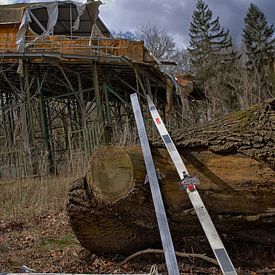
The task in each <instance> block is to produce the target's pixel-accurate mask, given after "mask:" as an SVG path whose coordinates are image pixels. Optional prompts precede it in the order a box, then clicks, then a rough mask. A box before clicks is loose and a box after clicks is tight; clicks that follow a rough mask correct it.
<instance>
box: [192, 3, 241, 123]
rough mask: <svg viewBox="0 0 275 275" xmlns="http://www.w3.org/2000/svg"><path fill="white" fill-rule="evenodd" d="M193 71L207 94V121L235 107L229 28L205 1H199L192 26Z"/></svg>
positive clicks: (232, 55) (205, 109) (232, 53)
mask: <svg viewBox="0 0 275 275" xmlns="http://www.w3.org/2000/svg"><path fill="white" fill-rule="evenodd" d="M189 31H190V32H189V35H190V45H189V48H188V51H189V53H190V58H191V70H193V71H194V73H195V75H196V78H197V80H198V81H199V84H200V86H201V88H202V89H203V90H204V93H205V97H206V106H205V108H204V109H203V113H204V116H205V119H206V120H209V119H212V118H214V117H217V116H219V115H222V114H226V113H228V112H230V111H232V110H236V108H237V107H236V106H237V105H238V104H237V103H236V102H237V101H238V100H237V95H236V92H235V91H233V92H232V89H231V86H230V85H229V83H230V82H231V79H230V75H231V73H232V72H233V70H234V65H235V61H236V58H237V56H236V52H235V51H234V48H233V46H232V40H231V37H230V34H229V31H228V30H227V31H225V30H224V29H223V28H222V27H221V26H220V22H219V17H216V18H214V19H213V17H212V11H211V10H210V9H209V8H208V5H207V4H206V3H205V2H204V1H203V0H198V1H197V4H196V9H195V11H194V12H193V15H192V22H191V23H190V29H189Z"/></svg>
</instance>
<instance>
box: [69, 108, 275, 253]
mask: <svg viewBox="0 0 275 275" xmlns="http://www.w3.org/2000/svg"><path fill="white" fill-rule="evenodd" d="M270 114H274V113H272V112H270V113H269V119H270V117H271V122H272V123H273V122H274V120H273V118H274V116H273V117H272V116H270ZM230 119H231V118H230ZM265 119H266V117H265ZM231 121H232V119H231ZM236 124H237V122H236V120H235V126H236ZM224 125H225V128H227V127H228V124H226V121H225V120H224ZM271 125H272V124H271ZM221 126H222V125H220V127H221ZM210 127H213V125H212V126H210ZM204 129H206V128H204ZM239 129H241V130H240V135H242V136H245V128H239ZM273 129H274V128H272V126H271V128H269V131H273ZM195 131H196V139H197V140H198V138H199V137H198V135H199V134H200V132H199V131H198V130H195ZM205 131H206V130H204V131H203V132H202V133H203V134H202V136H201V138H200V143H197V144H198V146H196V145H195V143H194V142H191V143H190V144H192V146H190V148H189V146H188V144H186V143H185V144H184V145H183V143H180V142H178V143H179V144H180V146H182V147H184V148H181V154H182V157H183V159H184V162H185V163H186V165H187V168H188V170H189V172H190V174H192V175H197V176H198V177H199V178H200V180H201V184H200V186H199V187H198V189H199V192H200V194H201V196H202V199H203V201H204V202H205V205H206V207H207V209H208V210H209V213H210V215H211V217H212V218H213V221H214V223H215V225H216V227H217V229H218V231H219V232H220V233H230V234H234V232H238V231H246V230H247V231H251V230H254V229H255V230H257V229H261V230H262V229H265V228H270V227H272V226H274V224H275V190H274V185H275V177H274V176H275V173H274V170H272V169H271V168H270V167H268V166H272V165H270V164H272V163H274V159H273V160H272V157H271V158H270V157H269V158H267V159H266V160H267V165H264V164H263V163H261V162H259V161H258V160H256V159H254V158H252V157H251V156H245V155H243V154H240V153H238V152H237V151H234V154H233V155H232V151H230V150H225V151H221V150H216V151H215V150H212V149H213V148H212V149H211V150H212V151H215V152H211V151H210V150H208V147H209V146H208V145H207V144H215V143H214V140H215V139H214V138H213V136H211V135H210V134H205ZM248 131H249V132H250V131H251V130H250V129H248ZM266 131H267V132H268V129H266ZM221 133H222V132H221ZM229 134H230V133H229V132H228V133H227V136H226V138H227V139H229V138H230V137H229ZM213 135H214V133H213ZM208 136H210V138H211V141H209V140H208V139H207V137H208ZM233 136H235V132H234V133H233ZM254 136H255V137H256V135H254ZM250 137H251V141H250V142H251V143H250V144H252V147H253V140H252V139H253V135H250ZM219 138H220V136H219V135H217V139H219ZM271 138H272V136H271ZM178 140H179V138H178ZM190 140H191V139H190ZM203 140H204V142H203ZM263 140H265V139H262V141H263ZM210 142H211V143H210ZM256 142H257V144H258V143H259V141H258V140H257V141H256ZM155 144H158V141H155ZM202 144H203V146H202ZM255 144H256V143H255ZM266 144H268V146H270V145H269V141H268V142H267V143H266ZM211 146H212V145H211ZM264 147H265V146H263V147H255V150H257V148H259V149H258V150H262V148H264ZM240 148H241V147H239V150H241V149H240ZM267 151H268V150H266V152H267ZM225 152H227V154H228V155H225ZM218 153H222V154H218ZM268 156H270V155H268ZM153 157H154V162H155V166H156V168H157V170H158V171H159V174H160V176H161V180H160V186H161V191H162V195H163V200H164V204H165V208H166V211H167V216H168V220H169V225H170V229H171V232H172V236H173V239H174V242H175V246H176V247H177V246H179V245H181V248H182V247H183V246H184V244H181V241H182V237H183V234H184V236H188V235H200V234H203V232H202V229H201V226H200V224H199V222H198V219H197V217H196V215H195V213H194V210H193V209H192V206H191V203H190V201H189V199H188V197H187V196H186V194H185V192H183V191H181V190H180V188H179V186H178V185H177V181H178V180H179V178H178V176H177V173H176V170H175V168H174V166H173V164H172V163H171V160H170V158H169V156H168V154H167V152H166V150H165V149H162V148H157V149H156V148H155V149H153ZM261 161H263V159H261ZM145 175H146V170H145V166H144V162H143V156H142V152H141V149H140V147H123V148H121V147H115V146H107V147H102V148H100V149H98V150H97V151H96V152H95V153H94V155H93V156H92V158H91V161H90V163H89V168H88V171H87V175H86V177H84V178H82V179H79V180H77V181H76V182H74V184H72V186H71V188H70V190H69V196H68V202H67V212H68V215H69V218H70V222H71V225H72V227H73V230H74V232H75V234H76V236H77V238H78V240H79V241H80V243H81V244H82V246H84V247H85V248H87V249H88V250H90V251H92V252H94V253H107V254H117V253H118V254H126V255H127V254H130V253H133V252H135V251H138V250H140V249H145V248H149V247H153V246H154V245H156V244H159V243H160V238H159V233H158V229H157V222H156V218H155V213H154V208H153V203H152V199H151V194H150V188H149V186H148V184H144V180H145Z"/></svg>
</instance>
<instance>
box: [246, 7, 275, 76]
mask: <svg viewBox="0 0 275 275" xmlns="http://www.w3.org/2000/svg"><path fill="white" fill-rule="evenodd" d="M244 22H245V28H244V31H243V40H244V43H245V46H246V55H247V66H248V67H249V68H251V69H252V68H253V69H257V70H259V71H261V70H262V69H263V67H264V66H265V65H268V64H269V62H270V60H272V59H273V60H274V43H275V42H274V41H275V39H274V37H273V34H274V28H273V25H270V26H269V25H268V23H267V20H266V17H265V15H264V14H263V13H262V12H261V11H260V10H259V8H258V7H257V6H256V5H254V4H252V3H251V4H250V6H249V9H248V12H247V14H246V17H245V19H244Z"/></svg>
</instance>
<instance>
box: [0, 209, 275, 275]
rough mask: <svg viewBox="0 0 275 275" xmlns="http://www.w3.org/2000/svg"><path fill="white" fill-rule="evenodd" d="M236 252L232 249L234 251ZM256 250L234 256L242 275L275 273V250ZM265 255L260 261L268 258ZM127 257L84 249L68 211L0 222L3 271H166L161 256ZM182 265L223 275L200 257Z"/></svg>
mask: <svg viewBox="0 0 275 275" xmlns="http://www.w3.org/2000/svg"><path fill="white" fill-rule="evenodd" d="M203 245H204V244H203ZM233 251H234V249H233V250H232V249H230V252H231V253H232V252H233ZM263 251H264V249H262V250H259V253H261V254H262V253H263ZM194 252H196V251H194ZM235 252H236V251H235ZM253 253H255V250H254V251H253ZM253 253H252V251H251V250H246V249H245V247H243V249H241V250H239V252H238V257H240V259H239V260H238V259H236V257H235V256H234V257H233V261H234V263H235V266H236V267H239V266H240V267H239V268H238V272H239V274H275V270H274V266H275V265H274V251H271V250H268V251H266V257H268V258H267V259H266V261H265V262H261V263H260V262H259V258H258V260H257V259H256V260H255V258H254V257H255V254H253ZM269 253H271V254H269ZM272 254H273V255H272ZM268 255H269V256H268ZM210 256H211V255H210ZM258 256H259V255H258ZM262 256H263V255H262ZM262 256H261V257H260V258H261V259H260V260H263V258H265V257H262ZM252 257H253V258H252ZM123 259H124V258H123V257H122V256H119V255H118V256H116V257H108V256H106V255H94V254H91V253H89V252H87V251H85V250H84V249H82V247H81V246H80V245H79V243H78V241H77V240H76V238H75V237H74V234H73V232H72V231H71V229H70V226H69V224H68V220H67V217H66V213H64V211H59V212H54V211H49V212H47V213H45V214H40V215H36V214H34V215H32V216H29V217H28V218H20V219H17V220H15V219H9V218H6V219H3V220H1V221H0V272H20V270H21V267H22V266H23V265H26V266H27V267H29V268H31V269H33V270H35V271H36V272H68V273H149V271H150V268H151V266H152V265H153V264H156V265H157V268H158V271H159V272H160V273H163V274H165V273H166V268H165V265H164V259H163V256H161V255H155V256H154V255H150V256H148V255H144V256H140V257H137V258H135V259H132V260H131V261H129V262H127V263H125V264H123V265H120V262H121V261H122V260H123ZM249 261H251V265H250V267H249ZM260 264H262V266H260ZM179 265H180V271H181V274H221V273H220V271H219V268H218V267H215V266H211V264H210V263H208V262H203V261H202V260H199V259H188V258H184V259H183V258H181V259H179ZM272 268H273V270H272ZM272 272H274V273H272Z"/></svg>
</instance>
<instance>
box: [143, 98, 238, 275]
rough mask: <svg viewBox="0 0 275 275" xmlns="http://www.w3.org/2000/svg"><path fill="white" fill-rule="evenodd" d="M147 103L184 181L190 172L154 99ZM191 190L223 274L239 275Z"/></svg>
mask: <svg viewBox="0 0 275 275" xmlns="http://www.w3.org/2000/svg"><path fill="white" fill-rule="evenodd" d="M147 101H148V106H149V111H150V114H151V116H152V119H153V121H154V124H155V125H156V127H157V129H158V132H159V134H160V136H161V138H162V140H163V142H164V144H165V146H166V149H167V151H168V153H169V155H170V157H171V159H172V161H173V163H174V165H175V167H176V170H177V172H178V175H179V177H180V179H181V180H183V179H184V175H188V170H187V168H186V166H185V164H184V162H183V161H182V158H181V156H180V154H179V152H178V150H177V148H176V146H175V144H174V142H173V141H172V139H171V136H170V135H169V133H168V131H167V129H166V127H165V124H164V123H163V121H162V119H161V117H160V115H159V113H158V110H157V108H156V106H155V105H154V103H153V101H152V99H151V98H150V96H149V95H147ZM189 187H191V188H186V192H187V195H188V197H189V199H190V201H191V203H192V205H193V208H194V210H195V212H196V214H197V216H198V219H199V221H200V224H201V226H202V228H203V230H204V233H205V235H206V237H207V239H208V241H209V244H210V246H211V248H212V250H213V252H214V255H215V257H216V259H217V261H218V263H219V265H220V268H221V270H222V272H223V274H226V275H235V274H237V273H236V271H235V268H234V266H233V264H232V262H231V259H230V258H229V255H228V253H227V251H226V249H225V247H224V245H223V243H222V240H221V238H220V236H219V234H218V232H217V230H216V227H215V225H214V223H213V221H212V219H211V217H210V215H209V213H208V211H207V209H206V207H205V205H204V203H203V201H202V199H201V197H200V194H199V192H198V191H197V189H196V186H195V185H190V186H189Z"/></svg>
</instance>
